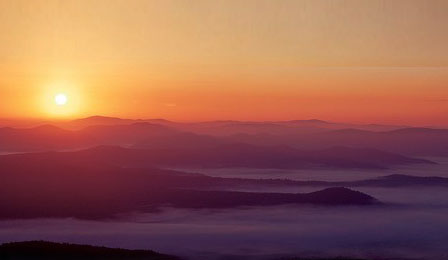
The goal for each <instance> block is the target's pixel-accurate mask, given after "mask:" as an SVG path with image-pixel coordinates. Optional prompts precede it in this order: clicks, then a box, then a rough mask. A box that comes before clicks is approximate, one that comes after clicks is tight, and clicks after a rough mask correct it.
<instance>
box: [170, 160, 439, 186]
mask: <svg viewBox="0 0 448 260" xmlns="http://www.w3.org/2000/svg"><path fill="white" fill-rule="evenodd" d="M424 159H428V160H431V161H433V162H436V163H437V164H434V165H427V164H421V165H418V164H412V165H407V166H398V167H394V168H391V169H387V170H372V169H359V170H356V169H311V170H310V169H293V170H289V169H248V168H222V169H198V168H195V169H180V168H176V169H175V170H181V171H187V172H196V173H202V174H206V175H209V176H215V177H227V178H250V179H284V178H286V179H291V180H303V181H305V180H316V181H355V180H364V179H369V178H375V177H378V176H384V175H390V174H407V175H414V176H439V177H448V157H446V158H445V157H442V158H440V157H438V158H424Z"/></svg>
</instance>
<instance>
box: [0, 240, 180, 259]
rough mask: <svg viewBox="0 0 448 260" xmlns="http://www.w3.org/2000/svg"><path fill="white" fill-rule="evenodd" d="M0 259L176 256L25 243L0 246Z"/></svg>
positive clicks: (151, 257)
mask: <svg viewBox="0 0 448 260" xmlns="http://www.w3.org/2000/svg"><path fill="white" fill-rule="evenodd" d="M0 259H3V260H35V259H40V260H50V259H54V260H56V259H57V260H61V259H68V260H80V259H86V260H107V259H135V260H177V259H180V258H178V257H176V256H170V255H165V254H160V253H157V252H154V251H151V250H128V249H121V248H108V247H100V246H90V245H77V244H67V243H54V242H46V241H26V242H13V243H4V244H2V245H0Z"/></svg>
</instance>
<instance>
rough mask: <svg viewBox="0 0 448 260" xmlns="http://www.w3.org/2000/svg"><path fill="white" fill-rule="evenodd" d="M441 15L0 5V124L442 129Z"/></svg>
mask: <svg viewBox="0 0 448 260" xmlns="http://www.w3.org/2000/svg"><path fill="white" fill-rule="evenodd" d="M447 13H448V1H444V0H433V1H421V0H395V1H388V0H384V1H380V0H336V1H331V0H291V1H288V0H278V1H274V0H271V1H264V0H245V1H236V0H222V1H218V0H216V1H208V0H193V1H191V0H160V1H150V0H141V1H140V0H96V1H90V0H59V1H57V0H35V1H27V0H0V31H1V32H2V33H1V34H0V42H1V45H0V96H1V102H0V117H9V118H11V117H27V118H49V117H63V118H71V117H81V116H89V115H94V114H102V115H109V116H119V117H129V118H168V119H172V120H187V121H190V120H213V119H240V120H242V119H247V120H283V119H306V118H320V119H325V120H336V121H348V122H376V123H403V124H416V125H448V119H447V117H446V114H447V112H448V91H447V89H448V32H447V30H446V25H447V24H448V16H447V15H446V14H447ZM58 93H66V95H67V97H69V102H67V104H66V105H64V106H57V104H55V102H54V96H55V95H56V94H58Z"/></svg>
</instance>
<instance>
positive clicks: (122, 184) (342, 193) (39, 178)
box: [0, 156, 377, 219]
mask: <svg viewBox="0 0 448 260" xmlns="http://www.w3.org/2000/svg"><path fill="white" fill-rule="evenodd" d="M7 157H9V156H7ZM13 158H15V160H4V158H3V159H2V160H1V162H0V167H1V168H2V171H1V173H0V178H1V179H2V184H1V185H2V189H1V190H0V218H3V219H5V218H9V219H11V218H35V217H78V218H88V219H100V218H110V217H113V216H115V215H116V214H119V213H126V212H134V211H152V210H156V209H157V208H159V207H165V206H169V207H177V208H232V207H239V206H270V205H281V204H315V205H371V204H376V203H377V201H376V200H375V199H374V198H372V197H371V196H369V195H366V194H363V193H361V192H357V191H353V190H350V189H346V188H327V189H324V190H321V191H317V192H313V193H296V194H293V193H251V192H233V191H224V190H204V187H202V188H199V187H197V186H196V188H195V187H194V186H195V185H194V184H196V185H197V184H199V183H198V182H196V178H197V176H199V175H194V174H193V175H190V174H187V173H182V172H176V171H167V170H160V169H149V168H146V169H142V168H121V167H116V166H113V165H111V164H109V165H107V164H104V165H103V164H99V163H86V164H80V163H79V161H72V160H70V159H63V158H57V157H54V156H50V157H48V158H47V159H43V158H42V157H32V156H31V157H28V158H25V157H14V156H13ZM195 182H196V183H195Z"/></svg>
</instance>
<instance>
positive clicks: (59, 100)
mask: <svg viewBox="0 0 448 260" xmlns="http://www.w3.org/2000/svg"><path fill="white" fill-rule="evenodd" d="M67 101H68V98H67V95H66V94H64V93H59V94H57V95H55V96H54V102H55V103H56V105H59V106H63V105H65V104H67Z"/></svg>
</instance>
